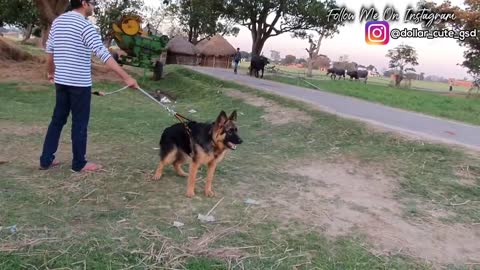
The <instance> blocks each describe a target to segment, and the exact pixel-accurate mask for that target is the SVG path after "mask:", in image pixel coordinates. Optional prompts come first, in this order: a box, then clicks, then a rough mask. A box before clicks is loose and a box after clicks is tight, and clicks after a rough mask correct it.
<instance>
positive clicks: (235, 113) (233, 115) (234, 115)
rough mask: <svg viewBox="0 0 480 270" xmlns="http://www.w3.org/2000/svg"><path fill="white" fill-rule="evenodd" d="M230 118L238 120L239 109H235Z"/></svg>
mask: <svg viewBox="0 0 480 270" xmlns="http://www.w3.org/2000/svg"><path fill="white" fill-rule="evenodd" d="M228 119H229V120H231V121H237V110H234V111H233V112H232V114H230V117H228Z"/></svg>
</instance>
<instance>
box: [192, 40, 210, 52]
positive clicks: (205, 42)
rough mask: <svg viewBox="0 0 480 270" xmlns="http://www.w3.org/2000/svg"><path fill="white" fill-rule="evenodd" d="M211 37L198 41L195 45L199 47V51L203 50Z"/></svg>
mask: <svg viewBox="0 0 480 270" xmlns="http://www.w3.org/2000/svg"><path fill="white" fill-rule="evenodd" d="M208 40H209V39H207V38H206V39H202V40H201V41H200V42H198V43H197V45H195V48H197V51H199V52H200V51H201V50H202V48H203V46H205V44H207V42H208Z"/></svg>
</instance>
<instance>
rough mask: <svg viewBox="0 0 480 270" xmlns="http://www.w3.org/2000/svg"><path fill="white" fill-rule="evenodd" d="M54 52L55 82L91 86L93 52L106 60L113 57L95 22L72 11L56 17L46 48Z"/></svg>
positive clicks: (47, 50)
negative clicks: (104, 43)
mask: <svg viewBox="0 0 480 270" xmlns="http://www.w3.org/2000/svg"><path fill="white" fill-rule="evenodd" d="M45 51H46V52H47V53H52V54H53V61H54V63H55V74H54V77H55V83H58V84H63V85H69V86H76V87H89V86H92V52H93V53H94V54H95V55H96V56H97V57H98V58H100V59H101V60H102V61H103V62H104V63H105V62H106V61H107V60H108V59H109V58H110V57H111V55H110V52H109V51H108V50H107V48H105V46H104V45H103V43H102V40H101V39H100V36H99V34H98V33H97V31H96V30H95V27H94V26H93V24H92V23H91V22H90V21H88V20H87V19H86V18H85V17H84V16H83V15H82V14H80V13H78V12H76V11H69V12H67V13H64V14H62V15H60V16H59V17H58V18H56V19H55V20H54V21H53V25H52V29H51V30H50V34H49V35H48V41H47V46H46V50H45Z"/></svg>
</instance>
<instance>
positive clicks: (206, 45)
mask: <svg viewBox="0 0 480 270" xmlns="http://www.w3.org/2000/svg"><path fill="white" fill-rule="evenodd" d="M197 49H198V50H199V52H200V54H203V55H214V56H224V55H233V54H235V52H236V50H235V48H234V47H233V46H232V45H231V44H230V43H228V41H227V40H226V39H224V38H223V37H222V36H220V35H215V36H213V37H211V38H210V40H208V41H206V42H203V44H202V42H199V43H198V44H197Z"/></svg>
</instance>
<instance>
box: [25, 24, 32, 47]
mask: <svg viewBox="0 0 480 270" xmlns="http://www.w3.org/2000/svg"><path fill="white" fill-rule="evenodd" d="M32 32H33V24H29V25H28V26H27V28H25V30H24V31H23V40H22V43H25V42H26V41H27V40H29V39H30V37H31V36H32Z"/></svg>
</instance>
